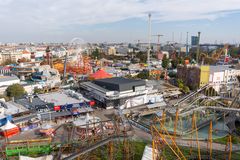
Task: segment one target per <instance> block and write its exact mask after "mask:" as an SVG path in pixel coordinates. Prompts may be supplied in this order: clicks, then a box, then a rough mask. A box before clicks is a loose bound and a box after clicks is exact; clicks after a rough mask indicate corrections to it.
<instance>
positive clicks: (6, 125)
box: [0, 121, 17, 131]
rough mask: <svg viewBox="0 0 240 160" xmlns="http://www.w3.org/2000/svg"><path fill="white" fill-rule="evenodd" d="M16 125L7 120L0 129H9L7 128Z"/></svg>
mask: <svg viewBox="0 0 240 160" xmlns="http://www.w3.org/2000/svg"><path fill="white" fill-rule="evenodd" d="M16 127H17V126H16V125H15V124H13V123H11V122H9V121H7V123H6V124H5V125H4V126H2V127H0V129H1V130H2V131H5V130H9V129H12V128H16Z"/></svg>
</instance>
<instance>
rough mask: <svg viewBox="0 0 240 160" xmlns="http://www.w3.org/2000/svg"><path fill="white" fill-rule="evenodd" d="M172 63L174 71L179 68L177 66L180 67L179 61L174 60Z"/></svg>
mask: <svg viewBox="0 0 240 160" xmlns="http://www.w3.org/2000/svg"><path fill="white" fill-rule="evenodd" d="M171 63H172V68H173V69H175V68H177V65H178V60H177V59H173V60H172V61H171Z"/></svg>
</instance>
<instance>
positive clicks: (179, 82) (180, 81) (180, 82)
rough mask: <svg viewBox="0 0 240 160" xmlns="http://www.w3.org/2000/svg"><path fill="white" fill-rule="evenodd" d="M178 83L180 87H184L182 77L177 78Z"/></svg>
mask: <svg viewBox="0 0 240 160" xmlns="http://www.w3.org/2000/svg"><path fill="white" fill-rule="evenodd" d="M177 84H178V88H180V89H183V87H184V84H183V81H182V80H181V79H178V80H177Z"/></svg>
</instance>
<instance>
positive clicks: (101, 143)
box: [63, 135, 128, 160]
mask: <svg viewBox="0 0 240 160" xmlns="http://www.w3.org/2000/svg"><path fill="white" fill-rule="evenodd" d="M126 137H128V136H124V135H118V136H111V137H108V138H106V139H103V140H101V141H99V142H97V143H95V144H94V145H91V146H89V147H85V148H84V149H83V150H80V151H78V152H76V153H73V154H72V155H70V156H68V157H65V158H63V160H72V159H75V158H77V157H79V156H80V155H82V154H85V153H88V152H90V151H92V150H95V149H97V148H98V147H101V146H103V145H106V144H107V143H108V142H110V141H116V140H120V139H122V138H126Z"/></svg>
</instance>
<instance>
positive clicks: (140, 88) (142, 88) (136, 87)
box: [134, 86, 146, 92]
mask: <svg viewBox="0 0 240 160" xmlns="http://www.w3.org/2000/svg"><path fill="white" fill-rule="evenodd" d="M134 89H135V92H137V91H144V90H145V89H146V87H145V86H135V87H134Z"/></svg>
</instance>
